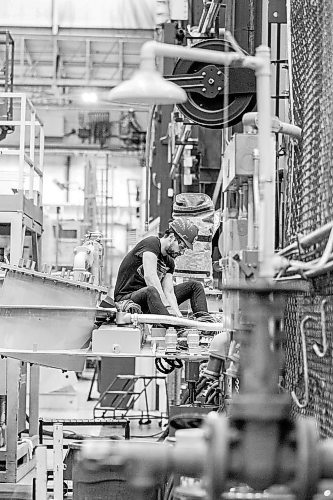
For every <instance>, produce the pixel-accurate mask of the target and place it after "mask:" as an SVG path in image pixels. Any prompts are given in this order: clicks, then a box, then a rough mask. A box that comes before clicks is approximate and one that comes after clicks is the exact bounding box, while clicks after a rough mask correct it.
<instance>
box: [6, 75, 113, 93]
mask: <svg viewBox="0 0 333 500" xmlns="http://www.w3.org/2000/svg"><path fill="white" fill-rule="evenodd" d="M119 83H120V80H119V79H118V78H117V79H113V80H106V79H105V80H100V79H93V80H89V81H87V82H85V81H84V80H82V78H56V79H54V78H51V77H45V78H43V77H37V78H34V77H20V76H16V77H15V80H14V87H18V86H20V87H52V85H55V86H57V87H97V88H104V89H106V90H109V89H111V88H112V87H115V86H116V85H118V84H119Z"/></svg>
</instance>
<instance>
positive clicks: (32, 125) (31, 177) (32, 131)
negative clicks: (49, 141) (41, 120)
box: [29, 109, 36, 200]
mask: <svg viewBox="0 0 333 500" xmlns="http://www.w3.org/2000/svg"><path fill="white" fill-rule="evenodd" d="M30 122H31V123H30V144H29V157H30V160H31V165H29V199H30V200H33V198H34V178H35V132H36V112H35V110H33V109H31V117H30Z"/></svg>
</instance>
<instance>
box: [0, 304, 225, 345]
mask: <svg viewBox="0 0 333 500" xmlns="http://www.w3.org/2000/svg"><path fill="white" fill-rule="evenodd" d="M0 307H1V306H0ZM131 321H132V322H133V323H145V324H154V323H162V324H165V325H174V326H184V327H188V328H197V329H198V330H205V331H211V332H221V331H223V324H222V323H208V322H205V321H195V320H192V319H187V318H178V317H176V316H169V315H166V314H165V315H164V314H132V315H131ZM224 333H225V335H226V339H227V338H228V334H227V332H224Z"/></svg>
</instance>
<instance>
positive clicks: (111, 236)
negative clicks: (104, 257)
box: [109, 161, 114, 286]
mask: <svg viewBox="0 0 333 500" xmlns="http://www.w3.org/2000/svg"><path fill="white" fill-rule="evenodd" d="M110 170H111V172H110V174H111V194H110V200H111V206H110V241H111V245H110V248H111V249H112V248H113V246H114V241H113V238H114V228H113V223H114V213H113V211H114V164H113V161H111V163H110ZM112 256H113V253H112V251H110V253H109V257H110V284H111V286H112V280H113V262H112Z"/></svg>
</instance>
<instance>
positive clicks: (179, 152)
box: [169, 125, 192, 177]
mask: <svg viewBox="0 0 333 500" xmlns="http://www.w3.org/2000/svg"><path fill="white" fill-rule="evenodd" d="M191 130H192V126H191V125H185V128H184V131H183V134H182V136H181V139H180V142H181V144H178V146H177V150H176V153H175V156H174V159H173V160H172V165H171V168H170V173H169V175H170V177H173V175H174V171H175V169H176V167H177V166H178V163H179V161H180V158H181V156H182V154H183V151H184V149H185V144H186V141H187V139H188V138H189V136H190V134H191Z"/></svg>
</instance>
